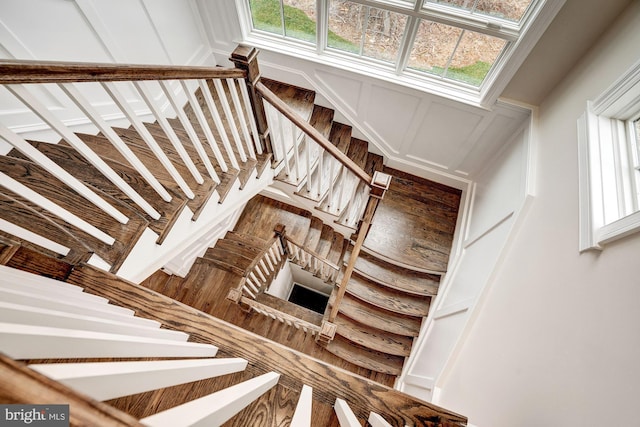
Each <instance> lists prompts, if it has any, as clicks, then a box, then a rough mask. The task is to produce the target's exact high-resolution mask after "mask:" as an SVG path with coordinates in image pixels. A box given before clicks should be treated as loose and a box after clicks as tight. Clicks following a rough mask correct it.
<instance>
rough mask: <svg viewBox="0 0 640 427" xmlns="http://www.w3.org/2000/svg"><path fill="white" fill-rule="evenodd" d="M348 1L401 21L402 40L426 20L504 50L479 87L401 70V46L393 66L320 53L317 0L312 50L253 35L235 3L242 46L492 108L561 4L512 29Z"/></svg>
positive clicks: (541, 6)
mask: <svg viewBox="0 0 640 427" xmlns="http://www.w3.org/2000/svg"><path fill="white" fill-rule="evenodd" d="M350 1H354V2H356V3H361V4H363V5H366V6H372V7H378V8H383V9H386V10H389V11H392V12H398V13H402V14H404V15H407V16H408V21H407V30H406V31H405V35H406V36H407V37H409V38H412V37H414V36H415V34H416V32H417V30H418V22H419V20H420V19H428V20H431V21H436V22H442V23H445V24H449V25H454V26H457V27H460V28H463V29H467V30H471V31H477V32H481V33H484V34H488V35H493V36H498V37H500V38H502V39H504V40H506V41H507V47H506V48H505V50H504V51H503V52H502V54H501V55H500V56H499V57H498V58H497V60H496V62H495V63H494V64H493V66H492V68H491V69H490V70H489V73H488V74H487V76H486V77H485V79H484V81H483V82H482V84H481V85H480V86H479V87H474V86H472V85H469V84H465V83H463V82H456V81H453V80H448V79H442V78H440V77H438V76H430V75H429V74H427V73H419V72H415V71H413V70H410V69H407V68H406V64H407V61H408V56H409V54H410V50H411V49H410V48H406V46H409V47H410V46H411V45H412V43H409V44H408V45H405V48H404V49H403V46H402V45H401V46H400V48H401V49H400V52H399V58H398V62H397V64H396V65H393V64H386V63H382V62H381V61H377V60H375V59H369V58H361V57H360V58H359V57H354V56H352V55H349V54H346V53H342V52H340V51H337V50H335V49H331V48H328V47H326V32H325V31H323V30H322V29H325V27H327V26H328V7H327V4H328V0H318V2H317V8H316V10H317V31H316V32H317V40H316V42H317V43H316V45H315V46H313V45H311V44H310V43H307V42H304V41H298V40H295V39H291V38H287V37H284V36H280V35H276V34H270V33H267V32H264V31H259V30H254V29H253V23H252V19H251V10H250V8H249V0H236V6H237V10H238V14H239V19H240V26H241V29H242V33H243V41H244V42H245V43H248V44H251V45H253V46H256V47H258V48H260V49H264V50H269V51H273V52H277V53H282V54H286V55H290V56H293V57H297V58H301V59H306V60H310V61H314V62H319V63H322V64H328V65H331V66H334V67H336V68H340V69H345V70H348V71H351V72H355V73H359V74H363V75H366V76H373V77H377V78H379V79H382V80H386V81H390V82H393V83H397V84H401V85H403V86H407V87H410V88H412V89H417V90H423V91H425V92H429V93H433V94H436V95H440V96H444V97H446V98H449V99H453V100H456V101H460V102H464V103H467V104H471V105H475V106H481V107H489V106H491V105H493V104H494V103H495V102H496V100H497V99H498V97H499V95H500V93H501V92H502V91H503V90H504V88H505V87H506V85H507V84H508V82H509V80H511V78H512V77H513V75H514V74H515V73H516V71H517V70H518V68H519V67H520V65H521V64H522V62H523V61H524V60H525V58H526V57H527V55H528V54H529V52H530V51H531V49H533V47H534V46H535V44H536V43H537V42H538V40H539V38H540V36H541V35H542V34H543V33H544V31H545V30H546V29H547V26H548V25H549V24H550V23H551V21H552V20H553V18H554V17H555V15H556V14H557V13H558V11H559V10H560V8H561V7H562V6H563V5H564V2H565V0H538V1H536V2H534V3H533V4H532V5H531V6H530V7H529V9H528V10H527V11H526V13H525V16H523V18H522V19H521V22H520V23H514V22H510V21H507V20H503V19H500V18H496V17H492V16H484V15H479V14H471V15H469V14H466V13H464V12H463V13H456V9H455V8H453V7H450V6H444V5H441V4H437V3H428V4H425V6H424V7H423V6H422V3H423V0H416V3H415V4H414V5H412V4H410V3H407V2H402V1H393V0H350Z"/></svg>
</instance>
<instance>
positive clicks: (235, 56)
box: [230, 44, 260, 63]
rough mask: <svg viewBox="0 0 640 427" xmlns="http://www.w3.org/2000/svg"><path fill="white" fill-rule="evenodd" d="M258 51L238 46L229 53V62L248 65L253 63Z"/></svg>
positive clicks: (249, 47) (250, 47) (241, 45)
mask: <svg viewBox="0 0 640 427" xmlns="http://www.w3.org/2000/svg"><path fill="white" fill-rule="evenodd" d="M258 52H260V51H259V50H258V49H256V48H255V47H253V46H247V45H244V44H239V45H238V46H237V47H236V48H235V49H234V50H233V52H231V58H230V59H231V61H233V62H245V63H248V62H250V61H253V60H254V59H255V58H256V56H258Z"/></svg>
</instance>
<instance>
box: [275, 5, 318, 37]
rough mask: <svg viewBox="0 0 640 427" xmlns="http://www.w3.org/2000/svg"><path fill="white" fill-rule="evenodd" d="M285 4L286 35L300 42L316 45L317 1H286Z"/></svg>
mask: <svg viewBox="0 0 640 427" xmlns="http://www.w3.org/2000/svg"><path fill="white" fill-rule="evenodd" d="M283 3H284V27H285V35H286V36H287V37H293V38H295V39H298V40H304V41H308V42H312V43H315V41H316V2H315V0H285V1H283Z"/></svg>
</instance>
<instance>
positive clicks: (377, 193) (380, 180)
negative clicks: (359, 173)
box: [370, 171, 391, 199]
mask: <svg viewBox="0 0 640 427" xmlns="http://www.w3.org/2000/svg"><path fill="white" fill-rule="evenodd" d="M389 185H391V175H389V174H387V173H382V172H380V171H376V172H374V174H373V178H372V179H371V192H370V194H371V196H373V197H377V198H379V199H382V198H383V197H384V193H385V192H386V191H387V190H388V189H389Z"/></svg>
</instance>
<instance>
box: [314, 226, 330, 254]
mask: <svg viewBox="0 0 640 427" xmlns="http://www.w3.org/2000/svg"><path fill="white" fill-rule="evenodd" d="M333 234H334V231H333V228H331V226H330V225H327V224H322V230H321V231H320V238H319V240H318V245H317V246H316V249H315V252H316V253H317V254H318V255H320V257H322V258H324V259H327V256H328V255H329V252H330V251H331V245H332V244H333Z"/></svg>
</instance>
